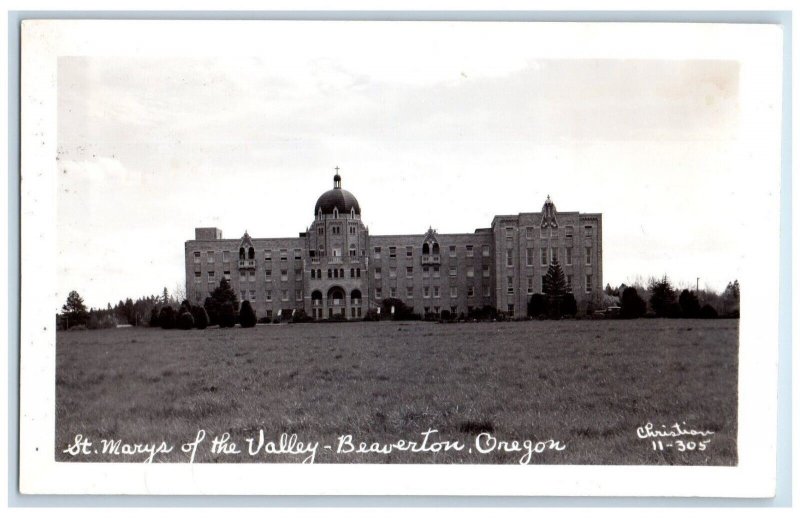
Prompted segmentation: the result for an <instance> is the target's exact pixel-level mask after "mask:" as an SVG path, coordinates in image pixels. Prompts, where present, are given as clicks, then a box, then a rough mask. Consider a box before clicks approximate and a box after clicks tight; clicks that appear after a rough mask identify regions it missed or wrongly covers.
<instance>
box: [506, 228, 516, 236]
mask: <svg viewBox="0 0 800 518" xmlns="http://www.w3.org/2000/svg"><path fill="white" fill-rule="evenodd" d="M506 236H507V237H514V227H506Z"/></svg>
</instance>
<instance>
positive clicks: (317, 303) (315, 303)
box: [311, 290, 322, 320]
mask: <svg viewBox="0 0 800 518" xmlns="http://www.w3.org/2000/svg"><path fill="white" fill-rule="evenodd" d="M311 316H312V317H314V320H320V319H322V292H321V291H319V290H314V291H312V292H311Z"/></svg>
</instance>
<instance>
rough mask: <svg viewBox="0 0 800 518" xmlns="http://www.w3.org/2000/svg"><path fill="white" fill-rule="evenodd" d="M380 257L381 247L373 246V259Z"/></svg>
mask: <svg viewBox="0 0 800 518" xmlns="http://www.w3.org/2000/svg"><path fill="white" fill-rule="evenodd" d="M380 258H381V247H379V246H376V247H375V259H380Z"/></svg>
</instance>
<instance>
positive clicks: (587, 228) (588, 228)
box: [583, 225, 594, 236]
mask: <svg viewBox="0 0 800 518" xmlns="http://www.w3.org/2000/svg"><path fill="white" fill-rule="evenodd" d="M583 234H584V235H585V236H592V235H594V227H592V226H591V225H586V226H585V227H583Z"/></svg>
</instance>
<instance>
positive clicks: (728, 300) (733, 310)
mask: <svg viewBox="0 0 800 518" xmlns="http://www.w3.org/2000/svg"><path fill="white" fill-rule="evenodd" d="M722 312H723V313H724V314H726V315H729V314H736V315H738V313H739V281H738V280H735V281H733V282H729V283H728V286H727V287H726V288H725V291H723V292H722Z"/></svg>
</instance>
